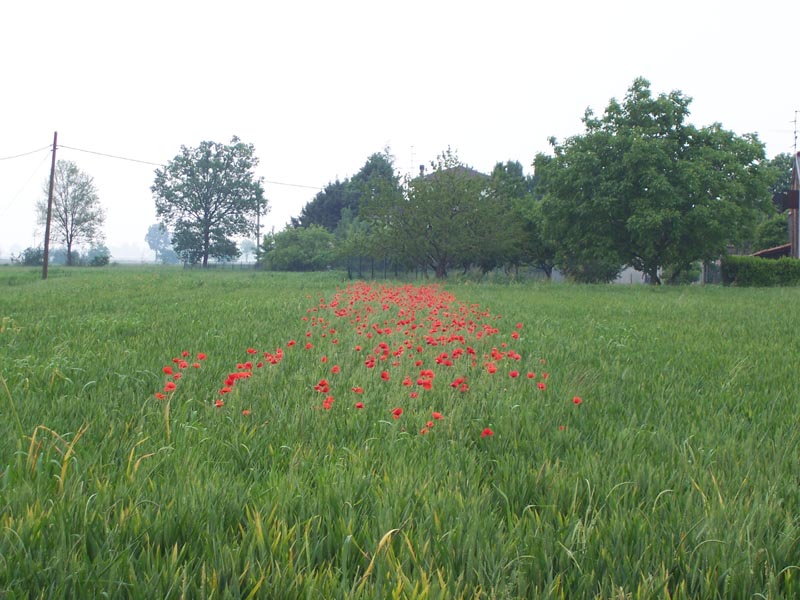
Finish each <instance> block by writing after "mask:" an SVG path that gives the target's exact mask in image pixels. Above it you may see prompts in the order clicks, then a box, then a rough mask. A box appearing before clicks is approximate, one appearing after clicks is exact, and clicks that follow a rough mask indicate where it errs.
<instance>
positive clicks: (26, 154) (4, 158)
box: [0, 144, 52, 160]
mask: <svg viewBox="0 0 800 600" xmlns="http://www.w3.org/2000/svg"><path fill="white" fill-rule="evenodd" d="M51 146H52V144H48V145H47V146H43V147H42V148H39V149H38V150H31V151H30V152H23V153H22V154H15V155H14V156H3V157H0V160H11V159H12V158H21V157H23V156H28V155H30V154H36V153H37V152H41V151H42V150H47V149H49V148H50V147H51Z"/></svg>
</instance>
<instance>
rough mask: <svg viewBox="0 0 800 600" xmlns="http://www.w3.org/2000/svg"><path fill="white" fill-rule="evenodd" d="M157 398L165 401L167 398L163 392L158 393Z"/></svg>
mask: <svg viewBox="0 0 800 600" xmlns="http://www.w3.org/2000/svg"><path fill="white" fill-rule="evenodd" d="M156 398H158V399H159V400H164V399H165V398H166V396H165V395H164V394H162V393H161V392H156Z"/></svg>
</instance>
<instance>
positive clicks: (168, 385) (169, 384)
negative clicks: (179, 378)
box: [164, 381, 177, 392]
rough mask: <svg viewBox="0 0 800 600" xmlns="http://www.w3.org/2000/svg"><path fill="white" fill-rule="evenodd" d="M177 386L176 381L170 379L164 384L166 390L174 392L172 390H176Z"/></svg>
mask: <svg viewBox="0 0 800 600" xmlns="http://www.w3.org/2000/svg"><path fill="white" fill-rule="evenodd" d="M176 387H177V386H176V385H175V383H174V382H172V381H168V382H167V383H166V385H164V391H165V392H172V391H174V390H175V388H176Z"/></svg>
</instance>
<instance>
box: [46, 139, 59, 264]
mask: <svg viewBox="0 0 800 600" xmlns="http://www.w3.org/2000/svg"><path fill="white" fill-rule="evenodd" d="M57 143H58V132H57V131H55V132H53V162H52V163H50V191H49V192H48V194H47V222H46V223H45V226H44V263H43V264H42V279H47V263H48V262H49V261H50V219H52V218H53V184H54V183H55V179H56V144H57Z"/></svg>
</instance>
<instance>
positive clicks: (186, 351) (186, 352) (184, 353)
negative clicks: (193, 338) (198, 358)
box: [181, 350, 189, 358]
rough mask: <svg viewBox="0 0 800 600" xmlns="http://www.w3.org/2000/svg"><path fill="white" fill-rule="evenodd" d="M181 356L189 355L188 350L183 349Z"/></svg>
mask: <svg viewBox="0 0 800 600" xmlns="http://www.w3.org/2000/svg"><path fill="white" fill-rule="evenodd" d="M181 356H182V357H184V358H186V357H187V356H189V351H188V350H184V351H183V352H181Z"/></svg>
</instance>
